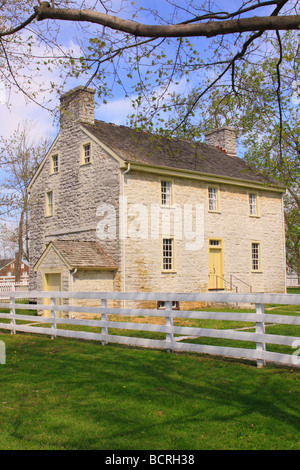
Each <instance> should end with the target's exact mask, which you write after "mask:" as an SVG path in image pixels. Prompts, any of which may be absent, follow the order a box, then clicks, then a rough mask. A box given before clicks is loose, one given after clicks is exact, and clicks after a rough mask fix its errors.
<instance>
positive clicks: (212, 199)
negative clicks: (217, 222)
mask: <svg viewBox="0 0 300 470" xmlns="http://www.w3.org/2000/svg"><path fill="white" fill-rule="evenodd" d="M208 205H209V210H210V211H216V210H217V188H208Z"/></svg>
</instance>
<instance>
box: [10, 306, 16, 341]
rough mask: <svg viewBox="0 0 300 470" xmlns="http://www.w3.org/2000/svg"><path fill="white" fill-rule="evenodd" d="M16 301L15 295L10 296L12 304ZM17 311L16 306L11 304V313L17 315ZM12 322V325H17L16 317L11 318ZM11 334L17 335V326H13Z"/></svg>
mask: <svg viewBox="0 0 300 470" xmlns="http://www.w3.org/2000/svg"><path fill="white" fill-rule="evenodd" d="M14 303H15V297H10V304H14ZM15 313H16V311H15V307H13V306H12V305H11V307H10V314H11V315H15ZM10 324H11V325H15V324H16V319H15V318H12V319H11V320H10ZM10 334H11V335H15V334H16V330H15V328H12V329H11V330H10Z"/></svg>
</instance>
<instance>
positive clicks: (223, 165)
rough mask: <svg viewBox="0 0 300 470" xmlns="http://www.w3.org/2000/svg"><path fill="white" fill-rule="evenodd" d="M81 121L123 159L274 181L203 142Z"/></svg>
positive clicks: (254, 180) (244, 178)
mask: <svg viewBox="0 0 300 470" xmlns="http://www.w3.org/2000/svg"><path fill="white" fill-rule="evenodd" d="M82 125H83V127H84V128H86V129H87V130H88V131H89V132H90V133H92V134H93V135H94V136H95V137H96V138H97V139H98V140H100V141H101V142H102V143H103V144H105V145H106V146H107V147H108V148H110V149H111V150H113V151H114V152H115V153H116V154H117V155H118V156H119V157H121V158H122V159H124V160H125V161H129V162H133V163H142V164H148V165H155V166H164V167H170V168H174V169H179V170H188V171H194V172H197V173H204V174H210V175H216V176H221V177H222V176H223V177H229V178H238V179H243V180H247V181H251V182H258V183H266V184H273V185H274V184H277V183H276V182H275V181H274V180H273V179H271V178H268V177H266V176H264V175H262V174H261V173H259V172H258V171H256V170H255V169H254V168H251V167H249V166H248V165H247V164H246V162H245V161H244V160H242V159H241V158H238V157H231V156H229V155H226V154H225V153H224V152H223V151H222V150H219V149H218V148H216V147H211V146H209V145H207V144H204V143H200V142H198V143H194V142H189V141H186V140H183V139H178V138H170V139H169V138H167V137H161V136H155V135H154V134H148V133H146V132H142V131H136V130H134V129H131V128H129V127H125V126H117V125H115V124H111V123H106V122H103V121H97V120H95V124H82Z"/></svg>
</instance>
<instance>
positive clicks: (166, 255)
mask: <svg viewBox="0 0 300 470" xmlns="http://www.w3.org/2000/svg"><path fill="white" fill-rule="evenodd" d="M173 251H174V250H173V239H172V238H164V239H163V270H164V271H172V270H173V264H174V262H173Z"/></svg>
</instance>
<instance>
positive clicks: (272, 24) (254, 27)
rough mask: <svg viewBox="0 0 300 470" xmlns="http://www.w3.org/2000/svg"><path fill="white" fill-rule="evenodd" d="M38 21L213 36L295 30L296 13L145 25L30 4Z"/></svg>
mask: <svg viewBox="0 0 300 470" xmlns="http://www.w3.org/2000/svg"><path fill="white" fill-rule="evenodd" d="M34 10H35V14H36V18H37V20H38V21H42V20H45V19H53V20H64V21H76V22H84V21H87V22H89V23H96V24H99V25H102V26H106V27H108V28H111V29H114V30H117V31H122V32H125V33H128V34H132V35H133V36H139V37H149V38H150V37H192V36H205V37H213V36H218V35H224V34H232V33H243V32H252V31H265V30H274V31H278V30H292V29H295V30H297V29H298V28H299V26H300V15H290V16H273V17H272V16H262V17H257V16H254V17H250V18H240V19H230V20H225V21H208V22H206V23H197V24H175V25H147V24H142V23H137V22H135V21H130V20H124V19H122V18H119V17H117V16H111V15H107V14H104V13H100V12H96V11H92V10H72V9H59V8H51V7H48V6H45V5H41V6H37V7H35V8H34Z"/></svg>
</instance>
